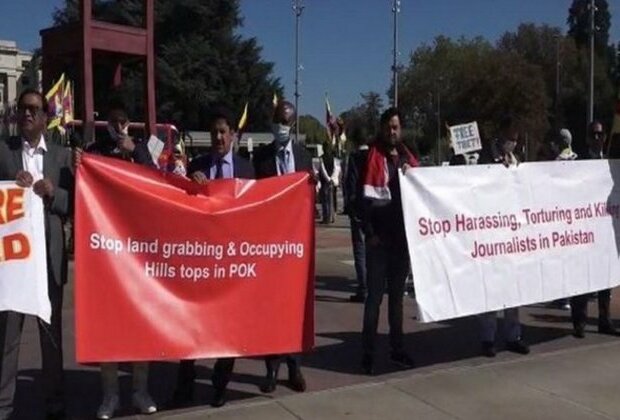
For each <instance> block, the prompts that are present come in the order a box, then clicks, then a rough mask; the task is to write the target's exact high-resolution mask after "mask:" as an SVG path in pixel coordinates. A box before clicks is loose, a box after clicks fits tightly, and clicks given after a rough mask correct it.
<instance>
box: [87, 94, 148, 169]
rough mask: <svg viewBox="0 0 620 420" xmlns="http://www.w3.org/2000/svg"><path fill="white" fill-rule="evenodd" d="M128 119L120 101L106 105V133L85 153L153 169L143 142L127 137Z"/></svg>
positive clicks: (112, 101)
mask: <svg viewBox="0 0 620 420" xmlns="http://www.w3.org/2000/svg"><path fill="white" fill-rule="evenodd" d="M128 128H129V117H128V114H127V109H126V108H125V105H124V104H123V102H122V101H120V100H117V99H113V100H111V101H110V104H109V105H108V126H107V133H106V134H103V135H100V136H97V138H96V139H95V141H94V142H93V143H91V144H89V145H88V146H86V152H88V153H93V154H97V155H102V156H107V157H114V158H119V159H123V160H128V161H131V162H135V163H138V164H141V165H146V166H151V167H155V163H154V162H153V158H152V157H151V153H150V152H149V149H148V147H147V145H146V142H144V141H137V140H136V139H134V138H133V137H130V136H129V133H128V131H127V130H128Z"/></svg>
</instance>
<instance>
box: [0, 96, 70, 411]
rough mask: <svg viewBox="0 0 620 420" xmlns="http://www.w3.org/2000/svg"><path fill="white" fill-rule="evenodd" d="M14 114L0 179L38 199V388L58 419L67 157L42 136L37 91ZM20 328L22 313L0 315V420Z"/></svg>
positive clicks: (8, 407) (0, 157)
mask: <svg viewBox="0 0 620 420" xmlns="http://www.w3.org/2000/svg"><path fill="white" fill-rule="evenodd" d="M17 110H18V112H17V117H18V126H19V131H20V136H19V137H13V138H10V139H9V140H8V141H6V142H5V141H1V142H0V180H4V181H8V180H15V181H16V182H17V184H18V185H19V186H20V187H22V188H32V190H33V191H34V193H35V194H36V195H37V196H38V197H39V198H40V199H35V200H34V201H33V202H32V206H33V209H32V210H33V211H37V212H42V213H43V215H44V216H43V217H44V219H45V238H46V249H47V278H48V286H47V287H48V295H49V300H50V304H51V308H52V314H51V322H50V324H47V323H45V322H44V321H42V320H40V319H38V320H37V322H38V325H39V340H40V345H41V359H42V370H43V374H42V377H43V389H44V393H45V408H46V412H47V413H46V418H48V419H60V418H64V415H65V404H64V396H63V394H64V390H63V355H62V318H61V316H62V301H63V286H64V284H65V283H66V281H67V253H66V249H65V245H64V231H63V222H64V221H65V220H66V218H67V217H68V216H69V214H70V211H71V209H72V201H73V200H72V198H73V188H74V185H73V182H74V178H73V172H72V165H71V153H70V151H69V149H66V148H63V147H61V146H58V145H56V144H54V143H52V142H49V139H47V138H46V132H45V130H46V128H47V113H48V106H47V101H46V100H45V97H44V96H43V95H42V94H41V93H40V92H37V91H36V90H32V89H28V90H25V91H24V92H23V93H22V94H21V95H20V96H19V100H18V102H17ZM22 280H26V279H22ZM23 325H24V314H22V313H18V312H13V311H2V312H0V419H8V418H10V417H11V415H12V412H13V397H14V394H15V384H16V379H17V372H18V357H19V344H20V337H21V333H22V327H23Z"/></svg>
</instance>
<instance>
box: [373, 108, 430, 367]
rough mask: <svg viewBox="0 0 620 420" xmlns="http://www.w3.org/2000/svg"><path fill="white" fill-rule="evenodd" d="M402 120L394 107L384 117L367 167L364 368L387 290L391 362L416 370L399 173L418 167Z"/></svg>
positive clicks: (374, 341)
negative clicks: (407, 312)
mask: <svg viewBox="0 0 620 420" xmlns="http://www.w3.org/2000/svg"><path fill="white" fill-rule="evenodd" d="M401 122H402V117H401V115H400V112H399V111H398V110H397V109H396V108H390V109H388V110H387V111H385V112H384V113H383V114H382V115H381V119H380V131H379V135H378V138H377V139H376V140H375V141H374V142H373V143H372V144H371V145H370V148H369V151H368V158H367V162H366V166H365V169H364V186H363V188H364V221H363V226H364V233H365V236H366V270H367V282H368V296H367V297H366V302H365V305H364V326H363V332H362V341H363V343H362V344H363V357H362V369H363V371H364V373H366V374H368V375H371V374H373V371H374V357H375V350H376V349H375V343H376V335H377V326H378V322H379V308H380V306H381V301H382V299H383V293H384V291H385V285H386V283H387V289H388V315H389V316H388V318H389V324H390V347H391V353H390V360H391V361H392V362H394V363H396V364H398V365H401V366H404V367H413V366H414V362H413V359H412V358H411V357H410V356H409V355H408V354H407V353H406V352H405V350H404V343H403V294H404V290H405V280H406V278H407V274H408V273H409V253H408V249H407V240H406V237H405V225H404V220H403V212H402V204H401V196H400V185H399V181H398V171H399V170H401V169H402V170H405V169H406V168H409V167H415V166H418V161H417V159H416V158H415V157H414V156H413V155H412V154H411V152H410V151H409V150H408V149H407V147H406V146H405V145H404V144H403V142H402V135H401V134H402V132H401Z"/></svg>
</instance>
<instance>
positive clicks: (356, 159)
mask: <svg viewBox="0 0 620 420" xmlns="http://www.w3.org/2000/svg"><path fill="white" fill-rule="evenodd" d="M367 158H368V145H367V144H366V142H365V141H363V142H361V143H360V144H359V146H358V147H357V150H355V151H354V152H352V153H351V154H350V155H349V159H348V164H347V169H346V174H345V181H344V191H346V194H345V203H344V206H345V213H346V214H347V215H348V216H349V222H350V229H351V243H352V245H353V259H354V263H355V275H356V279H357V288H356V292H355V294H353V295H351V296H349V300H350V301H351V302H364V301H365V300H366V291H367V286H366V241H365V238H364V229H363V225H362V216H363V213H364V186H363V182H362V180H363V177H364V166H365V165H366V160H367Z"/></svg>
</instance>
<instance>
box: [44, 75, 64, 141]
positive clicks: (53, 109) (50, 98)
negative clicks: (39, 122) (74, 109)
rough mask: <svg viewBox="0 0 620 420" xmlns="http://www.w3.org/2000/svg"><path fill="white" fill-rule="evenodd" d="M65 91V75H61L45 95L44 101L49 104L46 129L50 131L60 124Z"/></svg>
mask: <svg viewBox="0 0 620 420" xmlns="http://www.w3.org/2000/svg"><path fill="white" fill-rule="evenodd" d="M64 90H65V74H64V73H63V74H62V75H61V76H60V79H58V81H57V82H56V83H55V84H54V86H52V88H51V89H50V90H49V92H47V94H46V95H45V99H46V100H47V102H48V104H49V112H48V119H49V122H48V124H47V128H48V129H51V128H54V127H58V126H59V125H61V123H62V119H63V116H64V112H63V109H62V105H63V94H64Z"/></svg>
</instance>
